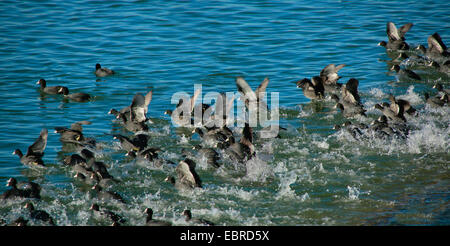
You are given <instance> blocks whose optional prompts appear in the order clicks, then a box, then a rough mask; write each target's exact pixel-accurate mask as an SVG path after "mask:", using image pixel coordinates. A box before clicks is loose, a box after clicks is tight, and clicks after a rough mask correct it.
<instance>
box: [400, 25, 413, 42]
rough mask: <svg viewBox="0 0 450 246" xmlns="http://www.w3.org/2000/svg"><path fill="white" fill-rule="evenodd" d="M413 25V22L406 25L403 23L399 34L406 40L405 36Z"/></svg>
mask: <svg viewBox="0 0 450 246" xmlns="http://www.w3.org/2000/svg"><path fill="white" fill-rule="evenodd" d="M412 26H413V23H407V24H405V25H403V26H402V27H400V29H399V30H398V34H399V36H400V37H401V38H402V39H403V40H404V39H405V38H404V36H405V34H406V33H407V32H408V31H409V29H411V27H412Z"/></svg>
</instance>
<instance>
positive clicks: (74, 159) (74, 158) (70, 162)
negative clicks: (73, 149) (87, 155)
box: [63, 154, 87, 167]
mask: <svg viewBox="0 0 450 246" xmlns="http://www.w3.org/2000/svg"><path fill="white" fill-rule="evenodd" d="M63 163H64V165H67V166H71V167H73V166H75V165H77V164H82V165H84V166H86V165H87V162H86V159H84V158H83V157H82V156H81V155H79V154H72V155H70V156H67V157H65V158H64V160H63Z"/></svg>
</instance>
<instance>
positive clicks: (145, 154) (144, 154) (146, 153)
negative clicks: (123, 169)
mask: <svg viewBox="0 0 450 246" xmlns="http://www.w3.org/2000/svg"><path fill="white" fill-rule="evenodd" d="M160 151H161V149H160V148H152V147H149V148H145V149H143V150H140V151H137V152H136V151H128V153H126V154H125V155H126V156H129V157H131V158H136V157H140V158H144V159H146V160H148V161H154V160H157V159H158V152H160ZM155 164H156V165H157V166H159V164H161V163H159V162H156V163H155Z"/></svg>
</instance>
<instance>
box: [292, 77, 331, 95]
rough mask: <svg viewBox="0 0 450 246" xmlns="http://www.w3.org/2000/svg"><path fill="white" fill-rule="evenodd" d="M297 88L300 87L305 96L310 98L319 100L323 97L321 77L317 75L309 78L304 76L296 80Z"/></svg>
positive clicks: (323, 90)
mask: <svg viewBox="0 0 450 246" xmlns="http://www.w3.org/2000/svg"><path fill="white" fill-rule="evenodd" d="M297 88H302V90H303V94H304V95H305V97H307V98H309V99H311V100H320V99H323V98H324V94H325V88H324V86H323V82H322V79H321V78H320V77H319V76H315V77H313V78H312V79H311V80H310V79H308V78H304V79H302V80H300V81H297Z"/></svg>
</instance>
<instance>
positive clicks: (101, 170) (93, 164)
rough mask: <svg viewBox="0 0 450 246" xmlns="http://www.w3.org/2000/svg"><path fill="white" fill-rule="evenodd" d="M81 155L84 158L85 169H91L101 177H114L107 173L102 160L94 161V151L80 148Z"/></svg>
mask: <svg viewBox="0 0 450 246" xmlns="http://www.w3.org/2000/svg"><path fill="white" fill-rule="evenodd" d="M81 155H82V156H83V157H84V158H85V159H86V169H87V170H92V171H93V172H95V173H96V174H97V175H98V176H99V177H101V178H102V179H106V178H109V179H114V177H113V176H111V174H109V172H108V170H107V169H106V166H105V164H104V163H103V162H100V161H96V160H95V157H94V153H92V151H90V150H88V149H83V150H81Z"/></svg>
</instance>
